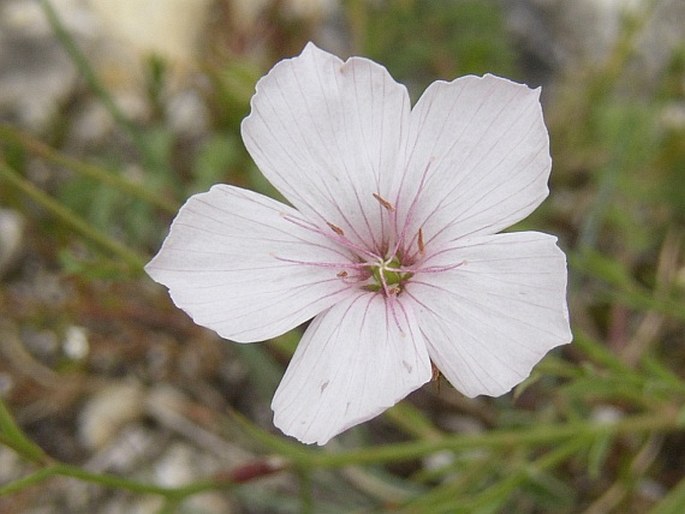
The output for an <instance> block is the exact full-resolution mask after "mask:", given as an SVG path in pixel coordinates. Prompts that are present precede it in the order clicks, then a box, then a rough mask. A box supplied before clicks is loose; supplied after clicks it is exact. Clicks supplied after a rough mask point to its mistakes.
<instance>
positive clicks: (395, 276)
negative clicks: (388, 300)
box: [365, 256, 412, 292]
mask: <svg viewBox="0 0 685 514" xmlns="http://www.w3.org/2000/svg"><path fill="white" fill-rule="evenodd" d="M401 265H402V264H401V263H400V260H399V259H398V258H397V257H396V256H395V257H393V258H392V259H390V260H387V261H384V262H383V263H382V264H372V265H370V266H369V268H370V271H371V276H372V278H373V283H371V284H368V285H367V286H366V287H365V288H366V289H368V290H369V291H374V292H377V291H381V290H383V283H384V282H385V285H386V286H387V287H388V288H391V289H392V288H400V289H401V287H402V283H403V282H404V281H406V280H409V279H410V278H411V277H412V273H406V272H401V271H399V268H400V267H401Z"/></svg>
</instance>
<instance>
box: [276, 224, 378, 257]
mask: <svg viewBox="0 0 685 514" xmlns="http://www.w3.org/2000/svg"><path fill="white" fill-rule="evenodd" d="M281 216H282V217H283V219H284V220H286V221H289V222H290V223H293V224H294V225H297V226H298V227H302V228H304V229H306V230H311V231H312V232H314V233H316V234H321V235H322V236H324V237H325V238H326V239H330V240H331V241H334V242H336V243H338V244H339V245H341V246H344V247H345V248H347V249H348V250H351V251H352V252H354V253H355V254H357V255H367V256H369V257H371V258H372V259H379V258H380V257H379V256H378V255H376V254H375V253H373V252H371V251H369V250H367V249H366V248H363V247H361V246H359V245H358V244H355V243H353V242H352V241H350V240H349V239H348V238H346V237H345V233H344V231H343V229H341V228H340V227H338V226H337V225H334V224H333V223H329V222H326V224H327V225H328V226H329V227H330V228H331V230H332V231H333V232H334V233H335V235H333V234H331V233H330V232H325V231H324V230H322V229H321V228H319V226H317V225H316V224H314V223H312V222H311V221H307V220H302V219H299V218H296V217H294V216H290V215H289V214H281Z"/></svg>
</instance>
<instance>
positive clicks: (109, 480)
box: [0, 464, 233, 500]
mask: <svg viewBox="0 0 685 514" xmlns="http://www.w3.org/2000/svg"><path fill="white" fill-rule="evenodd" d="M57 476H61V477H70V478H77V479H79V480H81V481H83V482H89V483H92V484H97V485H101V486H103V487H111V488H114V489H125V490H127V491H130V492H133V493H139V494H155V495H158V496H164V497H165V498H169V499H174V500H180V499H183V498H186V497H188V496H191V495H193V494H197V493H200V492H203V491H208V490H211V489H217V488H219V487H230V486H232V485H233V484H232V483H230V482H227V481H223V482H217V481H214V480H206V481H199V482H193V483H191V484H188V485H185V486H181V487H177V488H170V487H164V486H159V485H155V484H146V483H142V482H138V481H136V480H132V479H129V478H124V477H120V476H116V475H110V474H106V473H93V472H91V471H87V470H85V469H82V468H79V467H77V466H71V465H69V464H54V465H51V466H47V467H45V468H42V469H40V470H38V471H36V472H35V473H32V474H31V475H28V476H26V477H23V478H20V479H19V480H15V481H14V482H10V483H9V484H5V485H4V486H2V487H0V496H2V495H6V494H12V493H16V492H18V491H21V490H22V489H25V488H27V487H30V486H32V485H36V484H38V483H40V482H43V481H45V480H47V479H49V478H53V477H57Z"/></svg>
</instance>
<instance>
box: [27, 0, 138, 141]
mask: <svg viewBox="0 0 685 514" xmlns="http://www.w3.org/2000/svg"><path fill="white" fill-rule="evenodd" d="M40 5H41V7H42V9H43V12H44V13H45V17H46V18H47V20H48V23H49V24H50V27H51V28H52V30H53V32H54V33H55V36H56V37H57V39H58V40H59V42H60V44H61V45H62V47H63V48H64V50H65V51H66V52H67V53H68V54H69V57H70V58H71V60H72V61H73V63H74V65H75V66H76V68H77V69H78V71H79V72H80V73H81V74H82V75H83V78H84V79H85V80H86V82H87V83H88V87H89V88H90V89H91V90H92V91H93V93H95V94H96V95H97V97H98V98H99V99H100V101H101V102H102V104H103V105H104V106H105V108H106V109H107V110H108V111H109V113H110V114H111V116H112V118H114V120H115V121H116V122H117V123H118V124H119V125H121V126H122V127H124V128H125V129H126V131H127V132H128V133H129V135H130V136H131V138H132V139H133V141H134V142H135V143H136V144H138V145H139V147H141V148H142V145H141V144H140V134H139V133H138V129H137V128H136V126H135V125H134V124H133V123H132V122H131V120H129V119H128V118H127V117H126V115H125V114H124V113H123V112H122V111H121V109H119V107H118V106H117V105H116V103H114V100H112V97H111V96H110V94H109V93H108V92H107V90H106V89H105V88H104V87H103V86H102V84H101V83H100V81H99V79H98V78H97V76H96V75H95V72H94V71H93V68H92V67H91V66H90V64H89V63H88V60H87V59H86V57H85V55H84V54H83V52H81V50H80V49H79V47H78V46H77V45H76V43H75V42H74V40H73V38H72V37H71V36H70V35H69V33H68V32H67V30H66V29H65V28H64V24H63V23H62V21H61V20H60V18H59V16H58V14H57V12H56V11H55V9H54V7H52V4H51V3H50V2H49V1H48V0H41V1H40Z"/></svg>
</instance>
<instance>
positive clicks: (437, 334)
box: [405, 232, 572, 397]
mask: <svg viewBox="0 0 685 514" xmlns="http://www.w3.org/2000/svg"><path fill="white" fill-rule="evenodd" d="M555 242H556V238H554V237H552V236H549V235H547V234H541V233H537V232H519V233H511V234H497V235H490V236H479V237H474V238H471V239H469V240H465V241H459V242H456V243H455V244H454V245H453V247H452V248H449V249H446V250H445V251H443V252H441V253H440V254H439V255H436V256H435V257H432V258H429V259H428V261H427V262H426V265H436V266H447V265H454V264H459V263H461V264H460V265H459V266H458V267H456V268H454V269H452V270H450V271H445V272H442V273H417V274H416V275H415V277H414V278H412V280H411V283H410V284H408V285H407V287H406V290H405V294H406V295H408V296H409V297H410V298H412V299H413V300H414V301H415V302H416V305H418V307H417V309H418V310H419V311H420V312H417V318H418V319H419V320H420V327H421V332H422V333H423V335H424V337H425V339H426V342H427V344H428V352H429V354H430V356H431V359H432V360H433V362H434V363H435V364H436V365H437V367H438V368H439V369H440V370H441V371H442V373H443V374H444V375H445V376H446V377H447V379H448V380H449V381H450V382H451V383H452V385H454V387H455V388H456V389H458V390H459V391H461V392H462V393H464V394H465V395H467V396H470V397H473V396H476V395H479V394H487V395H491V396H499V395H501V394H504V393H506V392H507V391H509V390H510V389H511V388H512V387H514V386H515V385H516V384H518V383H519V382H521V381H522V380H524V379H525V378H526V377H527V376H528V375H529V374H530V372H531V369H532V368H533V366H535V364H536V363H537V362H538V361H539V360H540V359H541V358H542V357H543V356H544V355H545V354H546V353H547V352H548V351H549V350H551V349H552V348H554V347H556V346H559V345H562V344H566V343H569V342H570V341H571V339H572V335H571V331H570V328H569V320H568V311H567V305H566V259H565V257H564V254H563V253H562V252H561V250H559V248H558V247H557V246H556V244H555Z"/></svg>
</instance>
